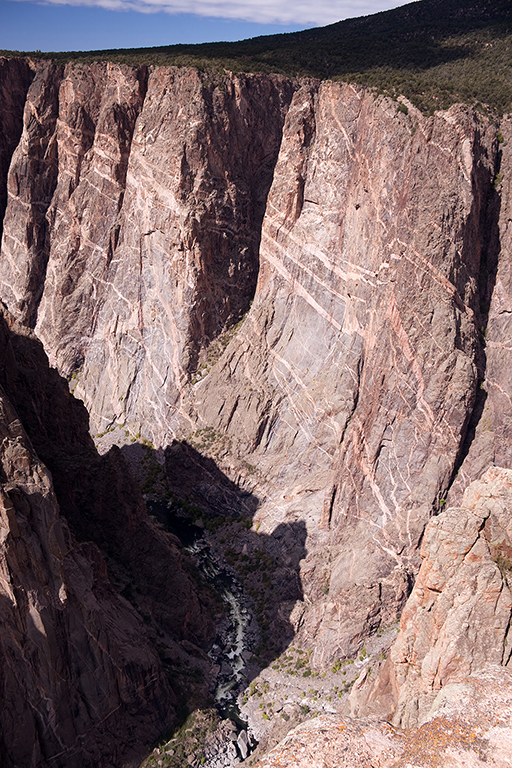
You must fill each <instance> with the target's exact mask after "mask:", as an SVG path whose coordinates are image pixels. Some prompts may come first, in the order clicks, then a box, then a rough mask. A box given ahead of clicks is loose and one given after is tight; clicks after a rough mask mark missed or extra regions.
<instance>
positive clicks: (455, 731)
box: [256, 667, 512, 768]
mask: <svg viewBox="0 0 512 768" xmlns="http://www.w3.org/2000/svg"><path fill="white" fill-rule="evenodd" d="M511 715H512V675H511V674H510V672H508V671H504V670H503V669H502V668H496V667H490V668H489V669H488V670H487V671H486V672H485V673H482V674H481V675H480V676H476V675H475V676H472V677H469V678H466V679H464V680H462V681H461V682H460V683H454V684H452V685H448V686H447V687H446V688H444V689H443V690H442V691H441V693H440V694H439V695H438V697H437V698H436V700H435V701H434V703H433V705H432V709H431V711H430V714H429V716H428V718H427V720H426V722H424V723H423V724H422V725H421V726H419V727H418V728H413V729H410V730H409V731H402V730H401V729H399V728H395V727H393V726H392V725H391V724H390V723H387V722H385V721H376V720H351V719H350V718H344V717H340V716H336V715H330V716H329V715H320V716H319V717H318V718H315V719H314V720H309V721H307V722H306V723H304V724H303V725H300V726H298V727H297V728H295V729H294V730H293V731H291V732H290V733H289V734H288V736H287V737H286V738H285V739H284V741H283V742H281V744H279V745H278V746H277V747H275V748H274V749H273V750H272V751H271V752H270V753H269V754H268V755H267V756H266V757H265V758H263V760H261V761H259V762H258V763H256V768H292V767H293V768H338V766H340V765H343V766H344V767H346V768H362V767H363V766H364V767H365V768H366V766H372V768H410V767H411V766H415V768H416V766H417V768H431V767H432V766H446V768H448V767H449V768H457V766H461V765H465V766H470V768H478V767H479V766H481V767H482V768H483V766H493V768H508V766H509V765H510V750H511V747H512V729H511V727H510V718H511Z"/></svg>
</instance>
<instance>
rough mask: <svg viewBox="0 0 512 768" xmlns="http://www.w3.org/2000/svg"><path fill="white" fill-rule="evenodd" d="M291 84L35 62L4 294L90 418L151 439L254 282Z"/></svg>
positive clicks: (8, 234)
mask: <svg viewBox="0 0 512 768" xmlns="http://www.w3.org/2000/svg"><path fill="white" fill-rule="evenodd" d="M291 92H292V86H291V84H290V83H289V82H288V81H286V80H284V79H283V78H279V77H267V78H258V77H252V76H240V77H234V76H233V77H231V76H227V77H214V76H211V77H210V76H206V75H203V76H202V75H200V74H199V73H198V72H197V71H195V70H188V69H182V70H181V69H176V68H169V69H168V68H159V69H156V70H152V71H151V72H148V70H147V69H146V68H139V69H132V68H127V67H119V66H114V65H109V64H97V65H92V66H90V67H80V66H79V65H76V66H71V65H70V66H68V67H66V68H63V67H55V66H51V65H48V66H45V67H42V68H41V69H39V70H38V71H37V73H36V75H35V78H34V81H33V83H32V85H31V87H30V90H29V92H28V96H27V101H26V105H25V113H24V129H23V134H22V137H21V141H20V143H19V145H18V147H17V149H16V152H15V154H14V157H13V159H12V163H11V167H10V171H9V178H8V193H9V202H8V206H7V212H6V215H5V222H4V237H3V244H2V264H1V267H0V284H1V289H0V292H1V297H2V298H3V300H4V301H5V302H6V303H7V304H8V306H9V308H10V309H11V311H12V312H13V313H14V314H15V315H16V316H17V317H18V318H19V319H20V320H21V321H22V322H24V323H28V324H30V325H32V326H35V328H36V332H37V334H38V336H39V337H40V338H41V339H42V340H43V342H44V344H45V348H46V349H47V351H48V354H49V356H50V360H51V362H52V364H55V365H57V366H58V367H59V370H60V371H61V372H62V373H63V374H65V375H68V374H70V373H77V372H79V374H80V382H79V390H77V393H79V394H80V396H81V397H82V398H83V399H84V401H85V402H86V404H87V406H88V408H89V411H90V415H91V420H92V425H93V429H96V431H100V429H101V430H103V429H104V428H105V427H106V426H108V425H109V424H110V423H111V422H112V421H113V420H116V419H117V420H121V421H129V422H130V423H131V424H132V425H137V424H138V428H137V429H136V430H135V431H139V429H140V426H141V425H142V424H144V429H145V434H146V435H149V436H151V437H153V439H154V441H155V442H159V443H161V442H162V441H163V440H165V439H167V438H168V437H169V435H170V434H171V432H170V426H169V425H170V422H171V420H172V416H173V415H174V414H175V412H176V411H179V410H180V402H181V396H182V390H183V387H184V385H185V383H186V382H187V381H188V379H189V376H190V373H191V372H193V371H194V370H195V369H196V367H197V365H198V359H199V357H200V355H201V351H202V350H203V349H204V347H205V346H206V345H207V344H208V342H209V341H210V340H212V339H213V338H214V337H215V336H216V335H218V333H219V332H220V331H221V330H223V329H224V328H225V327H227V326H228V325H230V324H233V323H234V322H236V321H238V320H239V319H240V317H241V315H242V314H243V312H244V311H245V310H246V309H247V306H248V304H249V302H250V300H251V298H252V296H253V294H254V289H255V285H256V280H257V276H258V247H259V237H260V227H261V219H262V217H263V212H264V206H265V200H266V195H267V192H268V188H269V186H270V183H271V180H272V170H273V166H274V164H275V161H276V158H277V152H278V148H279V142H280V140H281V131H282V123H283V119H284V112H285V109H286V106H287V104H288V102H289V99H290V97H291Z"/></svg>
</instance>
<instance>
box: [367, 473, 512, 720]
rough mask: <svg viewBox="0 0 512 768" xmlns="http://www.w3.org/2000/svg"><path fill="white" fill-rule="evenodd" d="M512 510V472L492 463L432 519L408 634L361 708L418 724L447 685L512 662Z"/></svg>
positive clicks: (406, 615) (407, 611)
mask: <svg viewBox="0 0 512 768" xmlns="http://www.w3.org/2000/svg"><path fill="white" fill-rule="evenodd" d="M511 508H512V471H511V470H509V469H502V468H498V467H492V468H490V469H489V470H487V472H486V473H485V474H484V476H483V477H482V478H481V479H480V480H478V481H474V482H473V483H472V484H471V485H470V486H469V487H468V488H467V490H466V492H465V493H464V497H463V500H462V505H461V507H452V508H450V509H447V510H446V511H443V512H441V514H439V516H438V517H435V518H433V519H432V520H431V521H430V522H429V524H428V526H427V529H426V531H425V537H424V539H423V543H422V548H421V554H422V558H423V562H422V565H421V568H420V571H419V573H418V577H417V580H416V583H415V585H414V589H413V591H412V593H411V596H410V597H409V599H408V601H407V603H406V606H405V608H404V611H403V613H402V617H401V625H400V628H401V632H400V634H399V635H398V638H397V640H396V641H395V644H394V645H393V647H392V649H391V653H390V656H389V659H388V660H387V661H386V662H385V664H384V665H383V666H382V668H381V671H380V674H379V677H378V679H377V680H376V682H375V683H373V684H372V683H369V684H368V683H366V684H365V690H364V691H363V692H359V693H356V695H355V697H354V698H355V699H356V700H357V701H358V703H357V705H356V706H355V709H356V710H357V711H358V713H359V714H363V713H368V712H373V713H376V712H377V713H379V714H380V715H386V716H388V717H391V716H392V717H393V721H394V722H395V724H397V725H401V726H404V727H411V726H416V725H417V724H418V723H422V722H424V721H426V720H427V719H428V717H429V716H430V715H429V713H430V714H431V712H432V707H433V706H434V705H435V702H436V700H437V701H440V700H442V699H443V696H444V694H443V690H444V689H446V690H447V691H448V689H449V688H450V686H453V687H455V688H456V687H457V685H458V684H461V683H462V682H463V681H464V680H465V679H466V678H467V677H468V676H470V675H473V676H474V677H475V678H478V677H479V676H482V677H485V674H486V670H487V667H488V666H489V665H494V666H495V667H500V666H501V667H504V666H507V667H510V663H511V658H512V638H511V636H510V622H511V618H512V593H511V591H510V586H509V579H510V572H511V568H512V559H511V555H512V526H511V523H510V510H511ZM462 687H463V686H462ZM440 691H441V693H440ZM496 694H497V696H498V697H499V695H500V688H499V686H498V687H497V690H496ZM434 708H435V707H434Z"/></svg>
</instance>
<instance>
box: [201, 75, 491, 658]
mask: <svg viewBox="0 0 512 768" xmlns="http://www.w3.org/2000/svg"><path fill="white" fill-rule="evenodd" d="M496 148H497V141H496V133H495V129H494V128H493V127H492V126H490V125H489V124H488V123H487V122H486V121H485V120H481V119H480V118H479V116H477V115H475V114H472V113H471V112H469V111H468V110H465V109H463V108H460V107H456V108H453V109H451V110H450V111H449V112H447V113H441V114H439V115H437V116H435V117H432V118H425V117H423V116H422V115H420V114H419V113H418V112H417V111H415V110H414V108H412V107H409V111H408V115H404V114H403V113H402V112H400V111H399V110H397V105H396V103H395V102H392V101H389V100H386V99H382V98H376V97H375V96H374V95H372V94H369V93H366V92H365V91H363V90H360V89H356V88H353V87H351V86H345V85H341V84H329V83H325V84H322V85H317V84H306V85H303V86H302V87H301V89H299V90H298V91H297V92H296V93H295V95H294V98H293V101H292V104H291V106H290V109H289V111H288V115H287V119H286V123H285V127H284V132H283V141H282V145H281V152H280V156H279V160H278V163H277V166H276V170H275V174H274V182H273V185H272V188H271V190H270V194H269V200H268V203H267V211H266V216H265V219H264V222H263V231H262V247H261V268H260V278H259V282H258V288H257V291H256V296H255V299H254V303H253V305H252V308H251V311H250V312H249V315H248V317H247V319H246V320H245V323H244V325H243V326H242V328H241V330H240V331H239V332H238V334H237V336H236V338H235V339H233V341H231V343H230V345H229V346H228V348H227V349H226V352H225V353H224V355H223V357H222V358H221V359H220V361H219V362H218V363H217V365H216V366H215V367H214V368H213V370H212V371H211V373H210V375H209V376H208V377H207V378H206V379H205V381H204V382H201V383H199V384H197V385H196V388H195V391H194V394H193V398H194V399H193V405H192V407H191V411H194V410H195V412H196V413H197V414H198V421H197V424H198V426H200V427H202V428H203V429H204V428H205V425H211V426H212V427H213V428H214V430H216V432H218V433H220V434H227V435H229V437H230V440H231V454H232V455H235V456H236V455H238V456H239V457H242V458H243V460H245V461H247V462H249V463H250V464H251V465H254V466H255V467H256V468H257V471H256V473H255V481H254V493H255V494H256V495H257V496H258V497H259V498H260V499H261V500H262V503H261V505H260V508H259V510H258V511H257V513H256V516H255V520H256V521H257V523H258V524H260V526H261V528H260V530H264V531H266V532H269V531H271V530H272V529H273V528H274V527H275V526H276V525H278V524H280V523H281V522H283V521H284V520H288V521H289V520H299V519H300V520H305V521H306V523H307V527H308V540H307V542H306V548H307V550H308V555H307V557H306V558H305V560H304V561H303V563H302V568H301V572H302V581H303V587H304V592H305V605H304V608H306V607H307V609H306V611H305V613H304V611H302V615H301V612H300V611H299V612H296V622H297V628H298V627H299V626H300V639H301V641H302V642H303V644H304V647H312V648H314V655H313V663H315V664H318V665H320V666H321V665H322V664H325V663H329V662H330V661H332V660H333V659H335V658H336V657H338V656H343V655H346V654H353V653H354V651H355V650H356V648H357V646H358V643H360V642H361V638H362V637H364V636H365V634H367V633H368V632H371V631H372V630H373V629H375V628H376V627H377V626H378V625H379V623H386V622H389V621H391V620H394V619H396V617H397V616H398V615H399V612H400V610H401V607H402V606H403V603H404V601H405V599H406V597H407V594H408V592H409V590H410V584H411V581H412V579H413V578H414V573H415V571H416V570H417V567H418V565H419V560H418V554H417V547H418V543H419V541H420V539H421V536H422V533H423V529H424V526H425V524H426V522H427V520H428V519H429V517H430V516H431V514H432V512H433V511H434V510H435V509H436V508H437V505H438V502H439V499H440V498H443V497H445V495H446V490H447V488H448V487H449V485H450V482H451V479H452V475H453V473H454V471H455V468H456V466H457V460H458V456H459V454H460V452H461V450H462V445H463V441H464V436H465V433H466V429H467V425H468V422H469V419H470V416H471V413H472V411H473V407H474V403H475V397H476V392H477V389H478V382H479V377H480V373H479V371H480V366H481V362H480V359H481V331H480V328H479V325H480V323H481V313H480V288H479V286H480V273H481V269H482V265H483V264H484V263H485V260H486V245H487V240H488V234H489V229H488V228H489V227H490V232H491V233H494V230H496V229H497V226H498V225H497V221H495V220H493V219H492V216H489V214H488V210H489V208H488V202H489V200H491V199H492V198H493V189H492V180H493V177H494V172H495V171H494V166H495V155H496ZM223 460H224V461H225V463H226V464H229V461H230V460H231V459H230V457H229V456H227V457H226V458H225V459H223ZM232 466H233V467H234V466H235V462H233V464H232ZM240 466H241V469H240V470H239V471H240V472H242V473H243V464H242V465H240ZM231 471H232V472H234V470H233V469H232V470H231Z"/></svg>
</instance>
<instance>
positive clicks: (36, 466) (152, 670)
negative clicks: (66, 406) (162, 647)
mask: <svg viewBox="0 0 512 768" xmlns="http://www.w3.org/2000/svg"><path fill="white" fill-rule="evenodd" d="M0 435H1V438H2V444H1V448H0V462H1V464H0V466H1V472H2V489H1V491H0V669H1V672H0V703H1V706H0V733H1V736H0V745H1V750H2V759H1V762H2V766H5V768H20V766H31V765H38V766H41V767H42V768H45V767H46V766H50V765H51V766H52V767H53V766H62V768H64V766H66V768H73V767H76V768H84V767H85V766H91V768H92V766H97V765H107V764H108V765H114V764H115V765H126V766H128V765H134V764H136V762H137V758H139V759H140V756H141V753H142V750H143V749H144V746H145V745H147V744H148V743H150V742H151V740H152V739H154V738H156V737H157V736H158V735H159V734H160V732H161V731H162V730H163V729H164V728H165V727H166V726H168V725H169V723H170V722H172V719H173V716H174V707H175V703H176V698H175V695H174V693H173V691H172V690H171V689H170V687H169V684H168V682H167V679H166V675H165V673H164V671H163V668H162V665H161V662H160V659H159V658H158V654H157V653H156V652H155V649H154V648H153V647H152V645H151V642H150V640H149V638H148V635H147V632H146V629H145V627H144V625H143V623H142V621H141V619H140V617H139V616H138V615H137V614H136V613H135V611H134V610H133V609H132V608H131V607H130V605H129V604H128V603H127V601H126V600H123V599H121V598H120V597H119V595H117V594H116V593H115V591H114V590H113V589H112V586H111V584H110V582H109V580H108V577H107V570H106V565H105V562H104V560H103V558H102V557H101V555H100V552H99V550H98V549H97V548H96V547H95V546H94V545H93V544H91V543H88V544H86V543H84V544H81V545H78V544H76V543H75V541H74V539H73V537H72V536H71V535H70V532H69V530H68V527H67V525H66V522H65V521H64V520H63V518H62V517H61V515H60V512H59V506H58V502H57V498H56V496H55V492H54V489H53V485H52V478H51V475H50V473H49V472H48V470H47V469H46V467H45V466H44V465H43V464H42V463H41V461H40V460H39V459H38V457H37V456H36V454H35V453H34V450H33V447H32V445H31V442H30V440H29V438H28V437H27V435H26V433H25V431H24V429H23V426H22V424H21V422H20V420H19V419H18V416H17V414H16V412H15V411H14V409H13V408H12V405H11V404H10V403H9V400H8V399H7V397H6V396H5V392H4V391H3V389H1V388H0ZM157 702H158V704H157Z"/></svg>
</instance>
